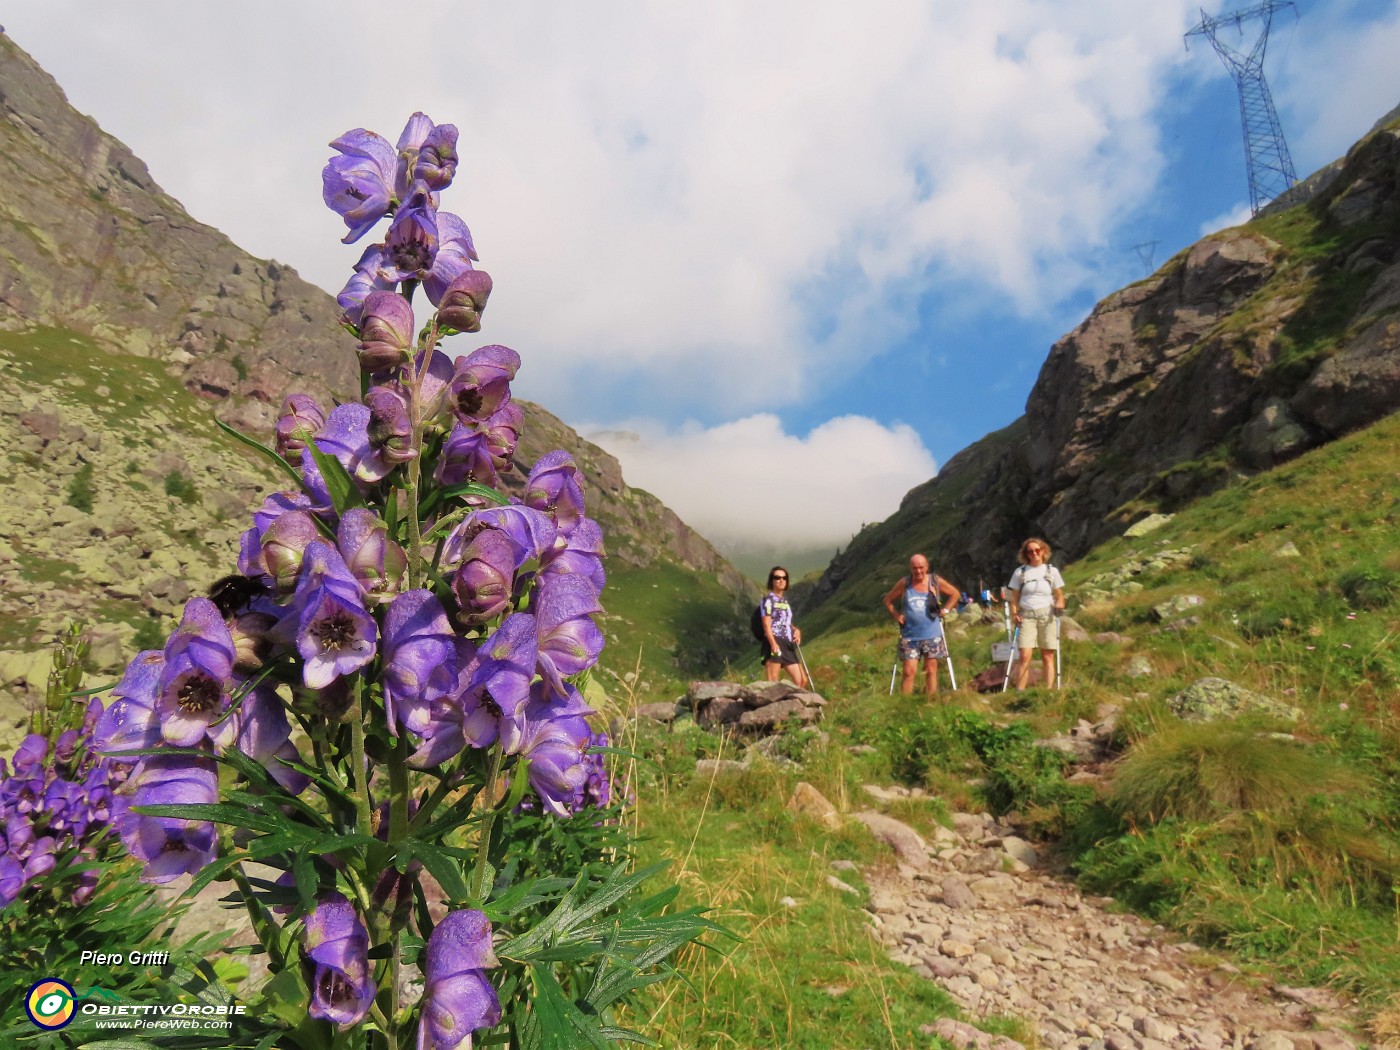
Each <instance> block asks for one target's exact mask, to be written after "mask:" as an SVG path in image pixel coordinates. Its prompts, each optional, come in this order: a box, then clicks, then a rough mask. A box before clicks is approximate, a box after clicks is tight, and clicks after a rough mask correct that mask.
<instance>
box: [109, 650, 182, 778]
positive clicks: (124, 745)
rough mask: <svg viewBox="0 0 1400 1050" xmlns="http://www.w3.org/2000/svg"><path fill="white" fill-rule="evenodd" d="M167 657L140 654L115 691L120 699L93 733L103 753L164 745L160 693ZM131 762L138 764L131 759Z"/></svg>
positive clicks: (162, 654) (152, 651) (128, 666)
mask: <svg viewBox="0 0 1400 1050" xmlns="http://www.w3.org/2000/svg"><path fill="white" fill-rule="evenodd" d="M164 668H165V655H164V653H162V652H160V651H159V650H156V649H147V650H146V651H145V652H141V653H137V654H136V657H135V659H133V660H132V661H131V663H129V664H127V665H126V673H125V674H124V675H122V680H121V681H120V682H118V683H117V685H116V687H115V688H114V689H113V690H112V695H113V696H115V697H116V698H117V699H116V700H115V701H114V702H113V703H112V705H111V706H110V707H108V708H107V710H106V711H105V712H104V713H103V715H102V717H101V718H100V719H99V720H98V722H97V727H96V728H95V729H94V730H93V734H92V746H93V749H94V750H96V751H99V752H102V751H137V750H141V749H144V748H148V747H155V746H156V744H158V743H159V742H160V722H159V720H158V719H157V718H156V712H155V704H156V697H157V695H158V694H159V692H160V678H161V671H162V670H163V669H164ZM128 761H133V762H134V761H135V759H129V760H128Z"/></svg>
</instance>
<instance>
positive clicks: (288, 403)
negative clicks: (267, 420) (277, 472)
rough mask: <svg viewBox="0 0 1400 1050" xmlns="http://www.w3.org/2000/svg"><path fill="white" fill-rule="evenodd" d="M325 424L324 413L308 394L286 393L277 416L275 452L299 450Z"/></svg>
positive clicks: (281, 454)
mask: <svg viewBox="0 0 1400 1050" xmlns="http://www.w3.org/2000/svg"><path fill="white" fill-rule="evenodd" d="M325 425H326V414H325V413H324V412H322V411H321V406H320V405H318V404H317V403H316V399H315V398H314V397H312V396H311V395H310V394H288V395H287V396H286V397H285V398H283V399H282V411H281V413H280V414H279V415H278V417H277V454H278V455H279V456H286V455H287V453H288V452H300V451H301V450H302V449H304V448H305V447H306V442H307V440H308V439H309V438H313V437H315V436H316V435H317V434H318V433H319V432H320V430H321V428H322V427H323V426H325Z"/></svg>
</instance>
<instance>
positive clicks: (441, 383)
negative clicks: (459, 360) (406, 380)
mask: <svg viewBox="0 0 1400 1050" xmlns="http://www.w3.org/2000/svg"><path fill="white" fill-rule="evenodd" d="M413 367H414V368H415V369H422V368H423V354H422V352H421V351H420V352H419V353H418V354H417V356H415V357H414V359H413ZM451 382H452V360H451V358H449V357H448V356H447V355H446V354H444V353H443V352H442V351H441V350H434V351H433V356H432V357H431V358H430V359H429V361H428V367H427V368H426V369H424V370H423V373H422V375H421V376H420V377H419V380H418V391H417V393H416V394H415V395H414V396H415V400H416V405H415V406H414V407H415V408H417V410H418V414H419V417H420V418H421V419H422V421H423V422H424V423H425V424H429V425H433V426H436V424H437V419H438V417H439V416H441V415H442V414H443V412H444V411H445V410H446V407H447V406H446V401H447V386H448V384H449V383H451Z"/></svg>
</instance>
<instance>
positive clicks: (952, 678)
mask: <svg viewBox="0 0 1400 1050" xmlns="http://www.w3.org/2000/svg"><path fill="white" fill-rule="evenodd" d="M938 622H939V623H942V622H943V614H942V613H940V614H939V616H938ZM943 645H944V646H945V647H947V645H948V632H947V631H944V632H943ZM799 655H800V654H799ZM947 659H948V681H949V683H950V685H951V687H952V688H953V689H955V690H956V689H957V688H958V676H957V675H956V674H954V673H953V650H952V649H951V648H949V649H948V657H947ZM899 664H900V660H899V654H898V653H896V654H895V657H894V666H893V667H891V668H890V696H894V680H895V676H896V675H897V674H899Z"/></svg>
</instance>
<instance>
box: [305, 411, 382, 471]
mask: <svg viewBox="0 0 1400 1050" xmlns="http://www.w3.org/2000/svg"><path fill="white" fill-rule="evenodd" d="M370 418H371V413H370V410H369V409H368V408H367V407H366V406H364V405H362V404H360V403H359V402H358V401H351V402H347V403H346V404H343V405H337V406H336V407H335V408H333V409H332V410H331V414H330V417H329V418H328V419H327V420H326V425H325V427H324V428H323V429H322V430H321V433H320V434H318V435H316V447H317V448H319V449H320V450H321V451H322V452H324V453H326V454H327V455H331V456H334V457H335V458H336V459H338V460H340V465H341V466H343V467H344V468H345V471H346V473H348V474H349V475H350V476H351V477H352V478H354V479H355V480H356V481H360V482H366V483H372V482H376V481H379V480H381V479H382V478H383V477H384V476H385V475H386V474H388V473H389V471H391V470H393V469H394V467H395V465H396V464H394V463H390V462H389V461H388V460H387V459H385V457H384V456H383V455H381V454H380V451H379V450H378V449H376V448H374V447H373V446H372V445H371V444H370V440H369V424H370ZM309 458H310V457H309V456H306V455H304V456H303V459H302V465H303V468H304V467H305V465H306V461H307V459H309ZM317 473H318V477H319V471H318V472H317Z"/></svg>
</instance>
